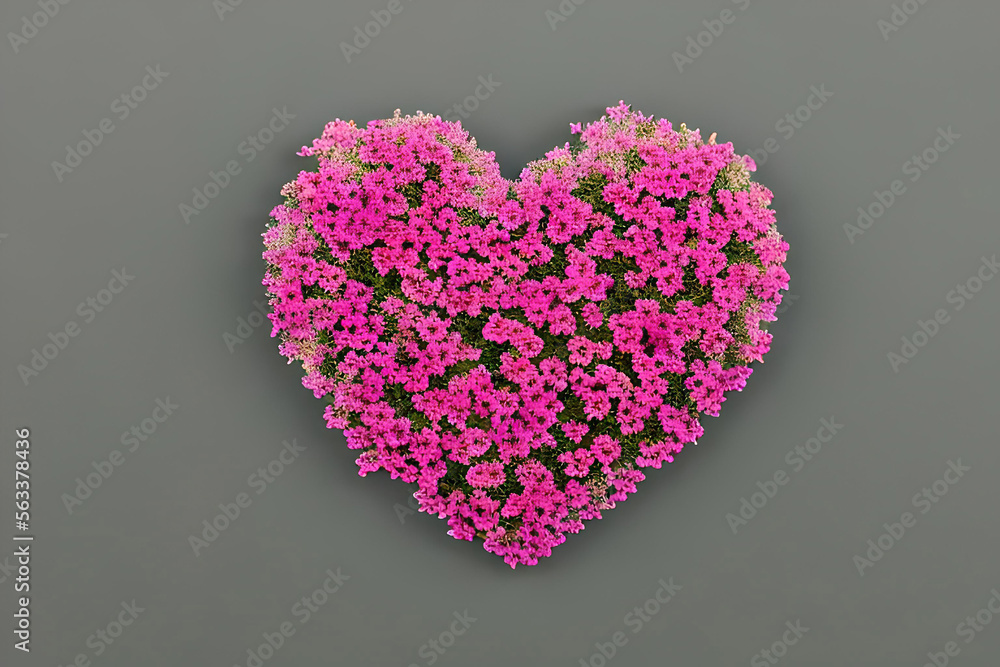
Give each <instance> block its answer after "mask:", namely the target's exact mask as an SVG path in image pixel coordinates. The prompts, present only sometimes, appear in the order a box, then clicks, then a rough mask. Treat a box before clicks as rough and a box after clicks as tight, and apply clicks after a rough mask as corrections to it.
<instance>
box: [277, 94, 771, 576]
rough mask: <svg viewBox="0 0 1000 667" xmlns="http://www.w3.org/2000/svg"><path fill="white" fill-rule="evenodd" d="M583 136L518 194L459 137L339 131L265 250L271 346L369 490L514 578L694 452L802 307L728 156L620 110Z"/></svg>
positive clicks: (428, 124)
mask: <svg viewBox="0 0 1000 667" xmlns="http://www.w3.org/2000/svg"><path fill="white" fill-rule="evenodd" d="M570 128H571V132H572V134H574V135H579V137H578V140H577V141H576V142H575V143H573V144H572V145H571V144H570V143H566V145H565V146H563V147H561V148H559V147H557V148H554V149H553V150H551V151H549V152H548V153H546V154H545V158H544V159H542V160H538V161H535V162H531V163H529V164H528V165H527V166H526V167H525V169H524V170H523V171H522V173H521V176H520V179H519V180H518V181H516V182H511V181H508V180H506V179H504V178H503V177H501V175H500V169H499V166H498V165H497V163H496V161H495V159H494V157H495V154H494V153H492V152H484V151H482V150H480V149H479V148H477V147H476V142H475V139H473V138H471V137H470V136H469V134H468V133H467V132H466V131H465V130H463V129H462V127H461V123H460V122H447V121H444V120H442V119H441V118H440V117H439V116H431V115H425V114H421V113H419V112H418V114H417V115H416V116H405V117H400V115H399V111H397V112H396V115H395V116H394V117H393V118H389V119H383V120H375V121H371V122H369V123H368V125H367V127H366V128H364V129H362V128H359V127H357V126H356V125H355V123H354V122H353V121H341V120H340V119H337V120H335V121H333V122H331V123H329V124H327V126H326V128H325V129H324V131H323V134H322V136H321V137H319V138H318V139H316V140H314V141H313V144H312V146H311V147H303V148H302V150H301V151H300V152H299V155H303V156H315V157H317V158H318V168H317V169H316V170H315V171H302V172H301V173H299V175H298V178H297V179H296V180H295V181H292V182H290V183H288V184H286V185H285V186H284V187H283V188H282V190H281V193H282V195H283V196H284V198H285V202H284V204H282V205H279V206H277V207H275V208H274V209H273V210H272V211H271V216H270V217H271V221H270V223H269V225H268V229H267V231H266V232H264V234H263V237H264V243H265V246H266V250H265V252H264V255H263V256H264V259H265V260H266V262H267V270H266V275H265V278H264V285H265V286H266V287H267V289H268V292H269V295H270V303H271V306H272V308H273V312H272V313H271V314H270V315H269V317H270V319H271V322H272V324H273V330H272V333H271V335H272V337H274V336H280V337H281V341H282V342H281V345H280V346H279V350H280V351H281V353H282V354H283V355H285V356H286V357H288V360H289V362H288V363H292V361H293V360H297V361H301V363H302V366H303V369H304V370H305V372H306V375H305V377H304V378H303V380H302V384H303V385H304V386H305V387H307V388H309V389H312V390H313V393H314V394H315V396H316V397H317V398H324V397H325V398H326V399H327V401H328V403H329V405H327V407H326V411H325V413H324V417H325V418H326V421H327V426H328V427H329V428H338V429H344V431H345V435H346V438H347V444H348V446H349V447H350V448H352V449H358V450H361V454H360V456H359V457H358V459H357V464H358V466H359V467H360V474H361V475H362V476H364V475H366V474H368V473H369V472H373V471H376V470H386V471H388V472H389V474H390V475H391V476H392V478H394V479H395V478H400V479H402V480H404V481H405V482H409V483H414V482H415V483H416V484H417V487H418V488H417V491H416V492H415V493H414V497H415V498H416V499H417V500H418V502H419V507H420V510H421V511H424V512H428V513H433V514H437V515H438V517H440V518H447V519H448V526H449V527H450V530H449V531H448V534H449V535H451V536H453V537H455V538H457V539H461V540H472V539H473V538H474V537H479V538H481V539H483V541H484V542H483V543H484V547H485V549H486V550H487V551H489V552H491V553H494V554H497V555H499V556H502V557H503V558H504V561H505V562H506V563H508V564H509V565H510V566H511V567H516V566H517V565H519V564H525V565H534V564H537V563H538V559H539V558H540V557H545V556H550V555H551V553H552V547H554V546H556V545H558V544H561V543H562V542H564V541H565V539H566V534H567V533H576V532H579V531H580V530H582V529H583V527H584V523H583V522H584V521H587V520H591V519H600V518H601V512H602V511H603V510H605V509H610V508H613V507H614V506H615V503H616V502H620V501H623V500H625V498H626V497H627V496H628V495H629V494H630V493H633V492H635V491H636V483H637V482H639V481H642V480H643V479H644V478H645V474H644V473H643V469H644V468H657V469H658V468H660V467H661V464H662V463H663V462H665V461H666V462H671V461H673V455H674V454H676V453H678V452H679V451H681V449H682V448H683V446H684V445H685V444H688V443H695V442H696V441H697V439H698V438H699V437H700V436H701V435H702V434H703V432H704V430H703V428H702V426H701V424H700V422H699V416H700V414H701V413H705V414H708V415H711V416H717V415H718V414H719V409H720V406H721V404H722V402H723V401H724V400H725V392H727V391H731V390H737V391H739V390H741V389H742V388H743V387H744V386H745V384H746V381H747V378H748V377H749V376H750V374H751V372H752V370H751V368H750V367H749V364H750V363H751V362H753V361H760V360H761V359H762V357H763V355H764V354H765V353H766V352H767V351H768V350H769V348H770V343H771V335H770V334H769V333H767V332H766V330H765V329H766V325H762V324H761V323H762V322H768V321H773V320H774V319H775V308H776V307H777V305H778V304H779V303H780V302H781V293H780V292H781V290H785V289H787V288H788V274H787V273H786V272H785V270H784V267H783V264H784V262H785V258H786V251H787V250H788V244H787V243H785V241H783V240H782V238H781V236H780V235H779V233H778V232H777V230H776V228H775V224H774V212H773V211H772V210H771V209H769V208H768V205H769V204H770V202H771V197H772V194H771V192H770V190H768V189H767V188H765V187H763V186H761V185H759V184H757V183H754V182H752V181H751V179H750V172H752V171H754V170H755V169H756V165H755V164H754V162H753V160H752V159H751V158H749V157H746V156H737V155H736V154H735V153H734V152H733V146H732V144H716V143H715V135H714V134H713V135H712V137H711V138H710V139H709V141H708V142H705V141H703V140H702V138H701V136H700V132H699V131H698V130H689V129H688V128H687V127H686V126H685V125H683V124H682V125H681V126H680V128H678V129H674V128H673V126H672V125H671V123H669V122H668V121H667V120H666V119H661V120H656V119H654V118H653V117H646V116H643V115H642V114H641V113H638V112H633V111H631V110H630V108H629V105H626V104H625V103H624V102H622V103H620V104H619V105H618V106H617V107H609V108H608V109H607V113H606V115H605V116H602V117H601V118H600V119H599V120H597V121H595V122H591V123H588V124H587V125H586V127H584V126H582V125H581V124H579V123H574V124H571V126H570Z"/></svg>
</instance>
